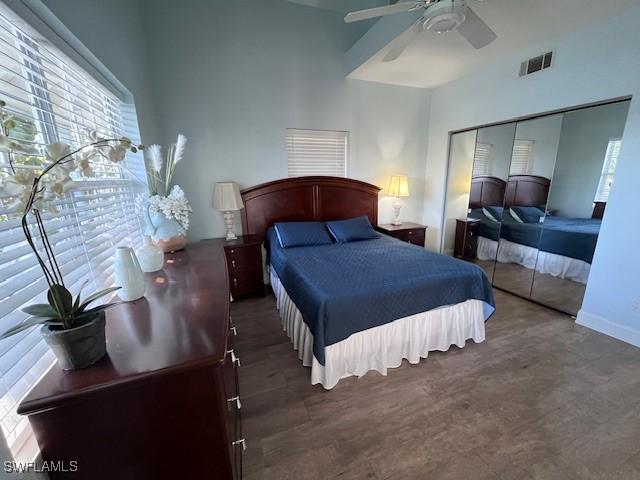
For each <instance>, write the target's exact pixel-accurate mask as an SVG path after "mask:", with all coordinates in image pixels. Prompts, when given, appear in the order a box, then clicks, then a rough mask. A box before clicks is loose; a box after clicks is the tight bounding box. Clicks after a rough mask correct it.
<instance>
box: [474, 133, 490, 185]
mask: <svg viewBox="0 0 640 480" xmlns="http://www.w3.org/2000/svg"><path fill="white" fill-rule="evenodd" d="M492 153H493V145H491V144H490V143H482V142H477V143H476V150H475V153H474V154H473V173H472V176H474V177H479V176H482V175H489V164H490V163H491V155H492Z"/></svg>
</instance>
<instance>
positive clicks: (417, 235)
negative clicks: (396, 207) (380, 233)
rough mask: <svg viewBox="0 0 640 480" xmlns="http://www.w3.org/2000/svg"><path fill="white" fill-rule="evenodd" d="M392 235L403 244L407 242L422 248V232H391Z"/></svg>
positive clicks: (417, 230)
mask: <svg viewBox="0 0 640 480" xmlns="http://www.w3.org/2000/svg"><path fill="white" fill-rule="evenodd" d="M392 235H393V236H394V237H396V238H397V239H399V240H402V241H404V242H409V243H411V244H413V245H420V246H424V230H421V229H420V230H419V229H416V230H402V231H399V232H393V234H392Z"/></svg>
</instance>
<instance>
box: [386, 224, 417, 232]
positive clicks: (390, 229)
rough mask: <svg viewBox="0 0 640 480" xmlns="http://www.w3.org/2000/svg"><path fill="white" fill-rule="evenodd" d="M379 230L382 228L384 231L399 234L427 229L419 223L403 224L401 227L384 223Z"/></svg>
mask: <svg viewBox="0 0 640 480" xmlns="http://www.w3.org/2000/svg"><path fill="white" fill-rule="evenodd" d="M378 228H381V229H383V230H386V231H388V232H399V231H403V230H411V229H414V230H418V229H423V228H427V227H426V226H425V225H420V224H419V223H413V222H402V223H401V224H400V225H392V224H391V223H383V224H380V225H378Z"/></svg>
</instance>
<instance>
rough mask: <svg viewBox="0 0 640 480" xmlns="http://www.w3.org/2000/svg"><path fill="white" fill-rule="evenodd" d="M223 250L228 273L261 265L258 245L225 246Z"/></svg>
mask: <svg viewBox="0 0 640 480" xmlns="http://www.w3.org/2000/svg"><path fill="white" fill-rule="evenodd" d="M224 251H225V254H226V255H227V265H228V267H229V273H232V272H238V271H241V270H251V269H256V267H262V253H261V251H260V245H251V246H243V247H241V248H238V247H226V248H225V249H224Z"/></svg>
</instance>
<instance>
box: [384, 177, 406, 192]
mask: <svg viewBox="0 0 640 480" xmlns="http://www.w3.org/2000/svg"><path fill="white" fill-rule="evenodd" d="M387 195H389V196H390V197H408V196H409V182H408V181H407V176H406V175H392V176H391V179H389V188H388V189H387Z"/></svg>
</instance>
